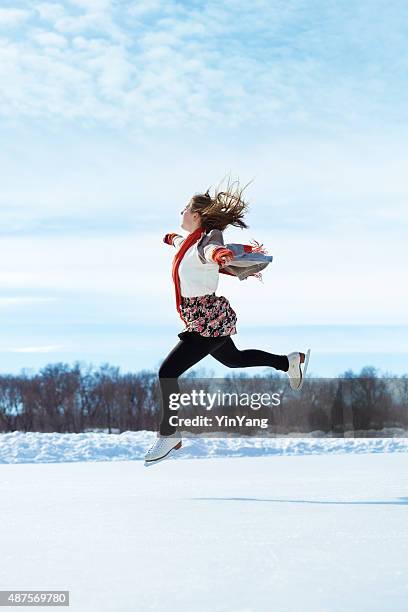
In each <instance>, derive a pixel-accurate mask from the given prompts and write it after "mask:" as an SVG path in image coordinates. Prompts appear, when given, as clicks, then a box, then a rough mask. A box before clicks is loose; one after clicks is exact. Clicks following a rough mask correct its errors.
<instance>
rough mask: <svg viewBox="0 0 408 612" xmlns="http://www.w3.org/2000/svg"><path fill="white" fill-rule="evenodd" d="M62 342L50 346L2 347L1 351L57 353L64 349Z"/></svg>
mask: <svg viewBox="0 0 408 612" xmlns="http://www.w3.org/2000/svg"><path fill="white" fill-rule="evenodd" d="M64 348H65V347H64V346H63V345H62V344H53V345H49V346H24V347H21V348H1V347H0V353H57V352H59V351H62V350H64Z"/></svg>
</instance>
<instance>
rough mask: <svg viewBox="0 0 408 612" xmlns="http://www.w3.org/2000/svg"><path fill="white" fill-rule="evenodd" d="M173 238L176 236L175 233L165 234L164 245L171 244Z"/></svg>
mask: <svg viewBox="0 0 408 612" xmlns="http://www.w3.org/2000/svg"><path fill="white" fill-rule="evenodd" d="M174 236H178V234H177V232H169V233H168V234H165V236H164V238H163V242H164V243H165V244H173V238H174Z"/></svg>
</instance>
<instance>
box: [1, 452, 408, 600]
mask: <svg viewBox="0 0 408 612" xmlns="http://www.w3.org/2000/svg"><path fill="white" fill-rule="evenodd" d="M407 463H408V453H406V452H395V453H386V452H383V453H381V452H379V453H378V452H377V453H376V452H372V453H366V454H364V453H362V454H355V453H350V454H347V453H344V454H314V455H313V454H309V455H307V454H306V455H289V456H286V455H271V456H261V457H216V458H208V459H183V460H179V459H175V460H171V461H164V462H162V463H160V464H157V465H156V466H154V467H150V468H148V469H147V468H145V467H144V466H143V462H142V461H138V460H136V461H129V460H123V461H96V462H92V461H91V462H69V463H62V462H56V463H14V464H6V463H3V464H2V465H1V466H0V499H1V504H0V507H1V521H0V540H1V566H0V583H1V587H0V588H1V589H3V590H5V589H7V590H10V589H25V590H27V589H36V590H39V589H54V590H58V589H61V590H63V589H64V590H69V591H70V607H69V608H67V609H71V610H75V611H81V612H82V611H83V612H130V611H139V610H140V611H147V610H160V611H168V610H174V609H179V610H183V611H186V612H190V611H191V612H195V611H203V612H204V611H206V612H207V611H208V610H209V611H211V612H216V611H234V612H244V611H245V612H249V611H251V612H252V611H253V612H263V611H265V612H271V611H274V610H276V611H278V612H289V611H290V612H295V611H296V612H300V611H306V612H312V611H313V612H320V611H321V612H323V611H324V612H345V611H347V612H351V611H353V612H354V611H356V612H357V611H358V612H364V611H367V612H368V611H370V612H377V611H378V612H384V611H386V610H393V612H396V611H398V612H399V611H401V612H402V611H405V610H407V605H408V604H407V602H408V476H407V475H408V469H407V467H408V465H407ZM4 609H11V608H4ZM34 609H45V608H44V607H41V608H34ZM47 609H50V608H47ZM51 609H53V608H51ZM63 609H64V608H63Z"/></svg>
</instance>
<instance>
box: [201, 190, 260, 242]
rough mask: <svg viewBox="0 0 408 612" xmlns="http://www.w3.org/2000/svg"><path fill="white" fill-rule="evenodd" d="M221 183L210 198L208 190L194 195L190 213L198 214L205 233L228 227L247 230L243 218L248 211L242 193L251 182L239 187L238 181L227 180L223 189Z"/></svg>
mask: <svg viewBox="0 0 408 612" xmlns="http://www.w3.org/2000/svg"><path fill="white" fill-rule="evenodd" d="M223 180H224V179H222V181H223ZM222 181H221V182H220V183H219V185H218V187H216V188H215V194H214V197H211V195H210V192H209V191H210V190H209V189H207V191H206V192H205V193H198V194H195V195H194V196H193V197H192V198H191V211H192V212H198V213H200V217H201V226H202V227H203V228H204V229H205V230H206V231H207V230H211V229H214V228H216V229H219V230H221V231H223V230H224V229H225V228H226V227H228V225H234V226H235V227H240V228H241V229H244V228H245V229H247V228H248V227H249V225H247V224H246V223H245V221H244V220H243V217H244V214H245V213H246V212H247V211H248V203H247V202H245V201H244V200H243V198H242V193H243V191H244V189H246V187H248V185H249V184H250V183H252V181H250V182H249V183H247V184H246V185H245V187H240V186H239V181H238V180H237V181H233V182H230V179H228V183H227V186H226V187H225V189H222V187H221V185H222ZM235 184H236V187H235V188H234V185H235Z"/></svg>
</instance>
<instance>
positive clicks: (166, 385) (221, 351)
mask: <svg viewBox="0 0 408 612" xmlns="http://www.w3.org/2000/svg"><path fill="white" fill-rule="evenodd" d="M208 354H211V355H212V356H213V357H215V359H217V361H220V362H221V363H223V364H224V365H226V366H228V367H229V368H247V367H251V366H271V367H272V368H275V369H276V370H282V371H283V372H287V371H288V369H289V360H288V358H287V356H286V355H274V354H273V353H268V352H267V351H261V350H258V349H245V350H243V351H240V350H239V349H238V348H237V347H236V346H235V344H234V341H233V339H232V338H231V336H218V337H217V338H215V337H208V338H207V337H204V336H201V335H200V334H199V333H198V332H183V337H182V338H181V339H180V342H178V344H176V346H175V347H174V348H173V349H172V350H171V351H170V353H169V354H168V355H167V357H166V358H165V360H164V361H163V363H162V364H161V366H160V369H159V381H160V390H161V401H162V420H161V423H160V433H161V434H162V435H164V436H167V435H170V434H172V433H174V432H175V431H176V427H173V426H171V425H170V424H169V418H170V416H171V415H172V414H173V415H174V411H171V410H170V408H169V401H170V399H169V396H170V394H171V393H180V388H179V384H178V381H177V378H178V377H179V376H181V374H183V372H185V371H186V370H188V369H189V368H191V367H192V366H193V365H195V364H196V363H198V362H199V361H200V360H201V359H203V358H204V357H206V355H208Z"/></svg>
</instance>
